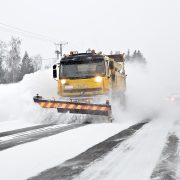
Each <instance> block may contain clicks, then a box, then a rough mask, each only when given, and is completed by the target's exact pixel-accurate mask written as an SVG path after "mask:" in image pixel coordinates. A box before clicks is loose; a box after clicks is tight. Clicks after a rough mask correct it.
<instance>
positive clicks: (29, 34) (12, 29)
mask: <svg viewBox="0 0 180 180" xmlns="http://www.w3.org/2000/svg"><path fill="white" fill-rule="evenodd" d="M0 28H1V29H5V30H6V31H5V32H7V31H8V32H11V33H16V34H20V35H22V36H25V37H30V38H35V39H39V40H43V41H49V42H52V43H54V42H55V39H52V38H49V37H47V36H45V35H41V34H37V33H34V32H30V31H26V30H23V29H21V28H18V27H14V26H11V25H7V24H4V23H2V22H0Z"/></svg>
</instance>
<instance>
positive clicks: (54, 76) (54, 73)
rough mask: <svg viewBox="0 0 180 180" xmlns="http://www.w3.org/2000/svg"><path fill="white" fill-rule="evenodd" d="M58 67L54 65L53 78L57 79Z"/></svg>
mask: <svg viewBox="0 0 180 180" xmlns="http://www.w3.org/2000/svg"><path fill="white" fill-rule="evenodd" d="M56 67H57V66H56V65H53V78H57V70H56Z"/></svg>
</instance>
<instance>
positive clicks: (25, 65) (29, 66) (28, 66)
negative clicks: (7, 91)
mask: <svg viewBox="0 0 180 180" xmlns="http://www.w3.org/2000/svg"><path fill="white" fill-rule="evenodd" d="M33 72H34V67H33V62H32V59H31V58H30V57H29V55H28V53H27V51H25V54H24V57H23V59H22V65H21V74H22V76H24V75H25V74H30V73H33Z"/></svg>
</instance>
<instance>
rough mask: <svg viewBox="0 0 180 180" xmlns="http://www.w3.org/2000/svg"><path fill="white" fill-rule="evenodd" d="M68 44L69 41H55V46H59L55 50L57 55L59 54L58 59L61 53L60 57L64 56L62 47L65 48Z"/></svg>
mask: <svg viewBox="0 0 180 180" xmlns="http://www.w3.org/2000/svg"><path fill="white" fill-rule="evenodd" d="M66 44H68V42H64V43H55V46H56V48H57V50H56V51H55V53H56V55H57V59H59V55H60V58H62V56H63V52H62V49H63V46H65V45H66ZM58 47H59V50H58Z"/></svg>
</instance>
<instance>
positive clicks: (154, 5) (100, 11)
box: [0, 0, 180, 58]
mask: <svg viewBox="0 0 180 180" xmlns="http://www.w3.org/2000/svg"><path fill="white" fill-rule="evenodd" d="M179 7H180V2H179V0H91V1H88V0H29V1H28V0H0V23H4V24H7V25H11V26H14V27H18V28H21V29H24V30H27V31H30V32H34V33H37V34H42V35H44V36H48V37H50V38H53V39H55V41H56V42H61V41H67V42H68V43H69V44H68V45H66V47H65V49H64V51H69V50H79V51H85V50H86V49H87V48H94V49H97V50H101V51H103V52H106V53H107V52H110V51H111V50H113V51H116V50H121V51H122V52H123V51H126V50H127V49H130V50H134V49H140V50H141V51H142V52H143V53H144V55H145V56H146V57H148V58H152V57H154V56H157V55H160V54H162V53H165V54H167V55H170V54H171V53H172V54H174V52H176V53H177V54H176V55H175V57H176V58H177V56H178V53H179V52H178V51H179V47H180V43H179V42H180V35H179V32H180V18H179V17H180V11H179ZM11 35H14V36H19V37H21V39H22V43H23V44H22V47H23V51H24V50H27V51H28V52H30V53H31V54H36V53H40V54H42V56H43V57H44V58H47V57H54V50H55V46H54V44H53V43H52V42H48V41H40V40H37V39H34V38H29V37H23V36H21V35H20V34H19V35H16V34H15V33H14V32H11V33H10V32H7V30H6V29H4V27H3V26H2V24H0V40H4V41H8V40H9V39H10V37H11ZM170 52H171V53H170ZM179 57H180V56H179Z"/></svg>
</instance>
